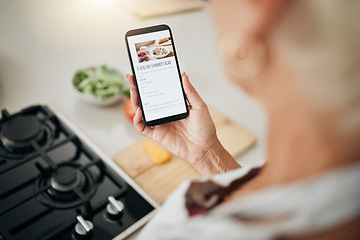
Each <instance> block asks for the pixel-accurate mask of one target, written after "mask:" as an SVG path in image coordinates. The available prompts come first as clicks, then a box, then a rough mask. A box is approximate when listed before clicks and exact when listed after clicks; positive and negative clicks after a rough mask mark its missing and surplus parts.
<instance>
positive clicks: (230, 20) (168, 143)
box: [127, 0, 360, 240]
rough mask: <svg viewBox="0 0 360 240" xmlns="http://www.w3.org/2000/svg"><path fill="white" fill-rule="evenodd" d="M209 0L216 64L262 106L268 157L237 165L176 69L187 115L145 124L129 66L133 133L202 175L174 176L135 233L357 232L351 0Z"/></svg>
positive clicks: (359, 91) (357, 71) (356, 78)
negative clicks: (171, 188)
mask: <svg viewBox="0 0 360 240" xmlns="http://www.w3.org/2000/svg"><path fill="white" fill-rule="evenodd" d="M210 5H212V8H213V12H214V18H215V23H216V24H217V27H218V33H219V43H218V44H219V50H220V51H219V53H220V57H221V58H222V61H223V64H224V68H225V70H226V73H227V74H228V76H229V78H230V79H231V80H232V81H234V82H235V83H236V84H237V85H239V86H240V87H242V88H243V89H244V90H245V91H247V92H248V93H249V94H250V95H251V96H253V97H254V98H256V100H257V101H259V102H260V103H261V104H262V106H263V108H264V109H265V111H266V113H267V115H268V120H269V122H268V133H267V134H268V138H267V143H268V145H267V155H266V157H267V163H266V164H265V166H263V167H261V168H253V169H249V168H240V166H239V165H238V163H237V162H236V161H235V160H234V159H233V157H232V156H231V155H230V154H229V153H228V152H227V151H226V150H225V149H224V148H223V146H222V145H221V144H220V142H219V140H218V138H217V136H216V130H215V127H214V123H213V122H212V120H211V117H210V115H209V111H208V109H207V106H206V104H205V103H204V102H203V101H202V99H201V98H200V96H199V94H198V93H197V92H196V90H195V89H194V87H193V86H192V85H191V83H190V81H189V78H188V76H187V75H186V74H183V76H182V80H183V85H184V88H185V92H186V96H187V99H188V102H189V108H190V115H189V116H188V118H186V119H185V120H182V121H178V122H173V123H169V124H165V125H160V126H156V127H154V128H150V127H147V126H146V125H145V124H144V123H143V122H142V120H141V117H142V113H141V110H140V109H139V106H138V100H137V95H136V91H134V88H135V86H134V83H133V78H132V76H130V75H128V76H127V80H128V82H129V84H130V85H131V86H132V90H131V100H132V104H133V108H134V110H136V115H135V117H134V125H135V128H136V129H137V130H138V132H139V133H141V134H142V135H144V136H146V137H149V138H151V139H153V140H154V141H156V142H158V143H160V144H162V145H163V146H164V147H166V148H168V149H169V150H170V151H172V152H173V153H174V154H175V155H178V156H179V157H181V158H183V159H186V160H187V161H188V162H189V163H190V164H192V165H193V166H194V167H195V168H196V169H197V170H198V171H199V172H200V173H201V174H202V175H203V176H204V177H202V178H201V179H199V180H197V181H187V182H185V183H183V184H182V185H181V186H180V187H179V188H178V189H177V190H176V191H175V192H174V193H173V194H172V195H171V196H170V197H169V199H168V200H167V201H166V202H165V204H164V205H163V206H162V207H161V209H160V210H159V212H158V213H157V215H156V216H155V217H154V219H153V220H152V221H150V223H149V224H148V225H147V226H146V227H145V229H144V230H143V231H142V232H141V234H140V237H139V238H140V239H177V240H185V239H194V240H195V239H207V240H209V239H226V240H229V239H360V228H359V226H360V187H359V184H360V161H359V159H360V68H359V57H360V28H359V26H358V23H359V21H358V19H359V17H358V16H359V12H360V1H357V0H353V1H352V0H341V1H340V0H339V1H335V0H334V1H332V0H294V1H284V0H271V1H267V0H242V1H240V0H226V1H220V0H213V1H211V2H210ZM234 111H236V107H235V106H234Z"/></svg>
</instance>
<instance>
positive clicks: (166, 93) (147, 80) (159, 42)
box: [127, 30, 187, 121]
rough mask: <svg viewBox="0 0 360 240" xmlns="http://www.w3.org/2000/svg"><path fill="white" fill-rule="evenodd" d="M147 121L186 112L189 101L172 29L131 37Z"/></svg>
mask: <svg viewBox="0 0 360 240" xmlns="http://www.w3.org/2000/svg"><path fill="white" fill-rule="evenodd" d="M127 40H128V44H129V48H130V55H131V58H132V62H133V65H134V71H135V76H136V80H137V84H138V88H139V89H138V90H139V94H140V98H141V101H142V106H143V111H144V112H143V114H144V117H145V120H146V121H152V120H156V119H161V118H165V117H169V116H173V115H177V114H182V113H185V112H186V111H187V110H186V105H185V104H186V103H185V102H184V96H183V92H182V88H181V83H180V79H179V74H178V70H177V66H176V60H175V56H174V50H173V45H172V39H171V38H170V33H169V31H168V30H163V31H157V32H152V33H146V34H141V35H136V36H130V37H128V39H127Z"/></svg>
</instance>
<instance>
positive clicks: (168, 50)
mask: <svg viewBox="0 0 360 240" xmlns="http://www.w3.org/2000/svg"><path fill="white" fill-rule="evenodd" d="M156 48H165V49H166V51H167V54H163V55H155V54H153V50H154V49H156ZM169 53H170V48H169V47H154V48H152V49H151V50H150V54H151V55H152V56H154V57H156V58H164V57H166V56H167V55H169Z"/></svg>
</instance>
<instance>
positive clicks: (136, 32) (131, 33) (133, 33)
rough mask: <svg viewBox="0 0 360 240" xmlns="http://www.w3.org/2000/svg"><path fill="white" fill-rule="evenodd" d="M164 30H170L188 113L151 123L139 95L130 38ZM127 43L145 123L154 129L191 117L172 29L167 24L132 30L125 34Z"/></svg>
mask: <svg viewBox="0 0 360 240" xmlns="http://www.w3.org/2000/svg"><path fill="white" fill-rule="evenodd" d="M163 30H169V33H170V38H171V42H172V47H173V51H174V57H175V63H176V69H177V72H178V77H179V81H180V84H181V91H182V93H183V98H184V103H185V106H186V112H185V113H180V114H177V115H172V116H168V117H164V118H159V119H155V120H151V121H146V120H145V113H144V109H143V105H142V101H141V97H140V93H139V88H138V83H137V79H136V74H135V68H134V63H133V61H132V57H131V53H130V47H129V42H128V37H130V36H136V35H141V34H146V33H152V32H157V31H163ZM125 42H126V47H127V51H128V56H129V59H130V65H131V70H132V72H133V76H134V83H135V86H136V91H137V94H138V100H139V105H140V109H141V111H142V113H143V118H142V119H143V121H144V123H145V124H146V125H147V126H151V127H152V126H156V125H160V124H164V123H169V122H173V121H177V120H181V119H184V118H186V117H187V116H188V115H189V108H188V104H187V100H186V95H185V91H184V86H183V83H182V79H181V73H180V68H179V62H178V58H177V54H176V49H175V44H174V38H173V36H172V32H171V29H170V27H169V26H168V25H166V24H161V25H156V26H150V27H145V28H138V29H132V30H129V31H128V32H126V34H125Z"/></svg>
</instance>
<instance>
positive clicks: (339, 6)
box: [273, 0, 360, 132]
mask: <svg viewBox="0 0 360 240" xmlns="http://www.w3.org/2000/svg"><path fill="white" fill-rule="evenodd" d="M359 24H360V1H359V0H294V1H292V2H291V3H290V4H289V11H286V12H285V13H284V16H283V18H282V19H281V21H279V24H278V26H277V27H276V28H275V31H274V34H273V37H274V38H276V41H275V42H277V43H278V44H279V46H277V47H278V48H279V49H280V50H281V51H282V52H283V54H285V56H286V59H287V60H288V61H290V63H291V65H292V67H294V69H295V71H297V74H298V75H299V76H300V78H301V79H302V80H304V81H301V82H299V87H300V88H302V89H304V90H305V93H307V94H308V95H309V101H311V102H312V105H313V106H314V107H316V108H317V109H316V110H317V111H318V112H319V113H322V112H325V113H339V114H341V117H339V118H338V119H335V120H336V121H337V122H338V123H339V124H338V125H337V126H339V129H340V130H341V131H346V132H348V131H354V130H355V129H358V130H360V27H359V26H360V25H359Z"/></svg>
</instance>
